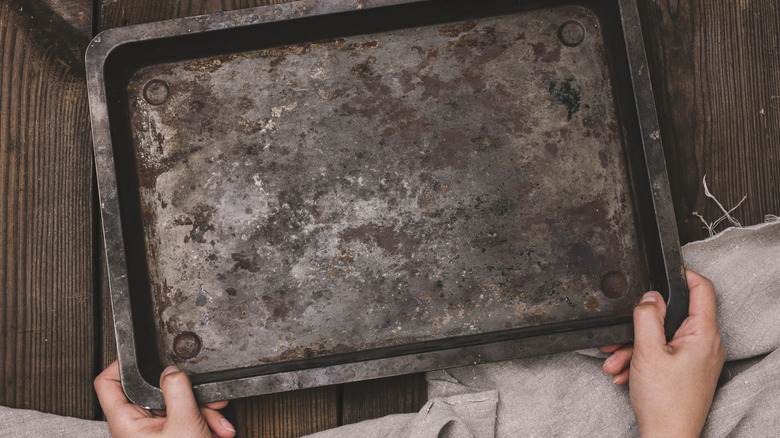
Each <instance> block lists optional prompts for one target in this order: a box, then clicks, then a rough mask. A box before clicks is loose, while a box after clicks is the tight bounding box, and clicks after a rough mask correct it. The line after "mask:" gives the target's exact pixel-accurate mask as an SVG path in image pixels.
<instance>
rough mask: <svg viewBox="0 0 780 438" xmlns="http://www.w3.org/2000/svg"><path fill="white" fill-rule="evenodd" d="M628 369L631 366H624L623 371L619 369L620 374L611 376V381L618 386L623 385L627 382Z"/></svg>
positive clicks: (629, 369)
mask: <svg viewBox="0 0 780 438" xmlns="http://www.w3.org/2000/svg"><path fill="white" fill-rule="evenodd" d="M630 371H631V368H626V369H624V370H623V371H621V372H620V374H616V375H614V376H612V383H614V384H615V385H618V386H620V385H625V384H626V383H628V378H629V377H630V376H629V374H630Z"/></svg>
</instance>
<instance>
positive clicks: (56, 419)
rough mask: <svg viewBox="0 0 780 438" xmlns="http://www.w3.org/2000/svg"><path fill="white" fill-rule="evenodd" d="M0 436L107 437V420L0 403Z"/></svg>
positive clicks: (13, 437) (20, 437)
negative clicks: (60, 414) (88, 418)
mask: <svg viewBox="0 0 780 438" xmlns="http://www.w3.org/2000/svg"><path fill="white" fill-rule="evenodd" d="M0 437H3V438H5V437H8V438H66V437H67V438H70V437H87V438H110V437H111V435H110V434H109V433H108V424H107V423H105V422H103V421H89V420H82V419H79V418H71V417H61V416H59V415H52V414H44V413H42V412H37V411H30V410H27V409H11V408H6V407H3V406H0Z"/></svg>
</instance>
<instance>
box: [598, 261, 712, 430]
mask: <svg viewBox="0 0 780 438" xmlns="http://www.w3.org/2000/svg"><path fill="white" fill-rule="evenodd" d="M685 274H686V277H687V280H688V288H689V289H690V301H689V305H688V317H687V318H686V319H685V320H684V321H683V323H682V325H681V326H680V328H679V329H678V330H677V332H676V333H675V334H674V337H673V338H672V340H671V341H670V342H668V343H667V342H666V336H665V335H664V317H665V316H666V303H664V300H663V298H662V297H661V295H660V294H659V293H658V292H648V293H646V294H645V295H644V296H643V297H642V300H641V302H640V303H639V305H638V306H637V307H636V308H635V309H634V343H633V345H632V344H626V345H612V346H609V347H602V348H601V351H604V352H607V353H613V354H612V355H611V356H610V357H608V358H607V359H606V360H605V361H604V371H606V372H607V373H608V374H612V375H613V382H614V383H615V384H618V385H622V384H625V383H628V384H629V394H630V398H631V406H632V407H633V408H634V413H635V414H636V418H637V422H638V423H639V431H640V434H641V435H642V436H643V437H655V436H664V437H667V436H674V437H698V436H699V434H700V433H701V430H702V428H703V427H704V422H705V421H706V419H707V413H708V412H709V410H710V406H711V405H712V399H713V397H714V395H715V387H716V385H717V383H718V377H719V375H720V372H721V369H722V368H723V362H724V361H725V358H726V350H725V349H724V348H723V344H722V343H721V342H720V334H719V332H718V323H717V320H716V304H715V289H714V287H713V285H712V282H711V281H709V280H708V279H706V278H704V277H702V276H701V275H699V274H697V273H695V272H693V271H690V270H686V272H685Z"/></svg>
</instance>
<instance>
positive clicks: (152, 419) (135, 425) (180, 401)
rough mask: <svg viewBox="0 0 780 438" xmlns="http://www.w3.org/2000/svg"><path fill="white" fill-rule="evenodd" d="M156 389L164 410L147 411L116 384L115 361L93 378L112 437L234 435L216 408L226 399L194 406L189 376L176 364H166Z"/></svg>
mask: <svg viewBox="0 0 780 438" xmlns="http://www.w3.org/2000/svg"><path fill="white" fill-rule="evenodd" d="M160 388H161V389H162V393H163V398H164V399H165V406H166V410H159V411H148V410H146V409H143V408H141V407H139V406H136V405H134V404H132V403H130V402H129V401H128V400H127V397H125V394H124V392H122V386H121V384H120V383H119V364H118V363H117V362H114V363H112V364H111V365H109V366H108V368H106V369H105V370H103V372H102V373H100V375H99V376H97V378H95V391H96V392H97V395H98V400H99V401H100V406H101V407H102V408H103V412H104V413H105V414H106V419H107V420H108V428H109V430H110V431H111V436H112V437H114V438H125V437H128V438H130V437H132V438H139V437H141V438H147V437H148V438H166V437H184V436H186V437H193V438H199V437H208V438H212V437H219V438H231V437H233V436H234V435H235V434H236V431H235V429H234V428H233V426H232V425H231V424H230V422H228V421H227V419H225V417H223V416H222V414H220V413H219V411H218V409H222V408H224V407H225V406H227V402H226V401H221V402H214V403H206V404H205V405H203V406H200V407H199V406H198V403H197V402H196V401H195V396H194V395H193V393H192V386H191V385H190V379H189V377H187V375H186V374H184V373H183V372H181V371H179V369H178V368H176V367H168V368H166V369H165V370H164V371H163V372H162V375H161V376H160Z"/></svg>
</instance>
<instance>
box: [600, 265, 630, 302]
mask: <svg viewBox="0 0 780 438" xmlns="http://www.w3.org/2000/svg"><path fill="white" fill-rule="evenodd" d="M601 291H602V292H604V295H606V296H608V297H609V298H619V297H621V296H622V295H623V294H624V293H626V291H628V280H627V279H626V276H625V275H623V273H622V272H617V271H613V272H608V273H607V274H606V275H604V276H603V277H601Z"/></svg>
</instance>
